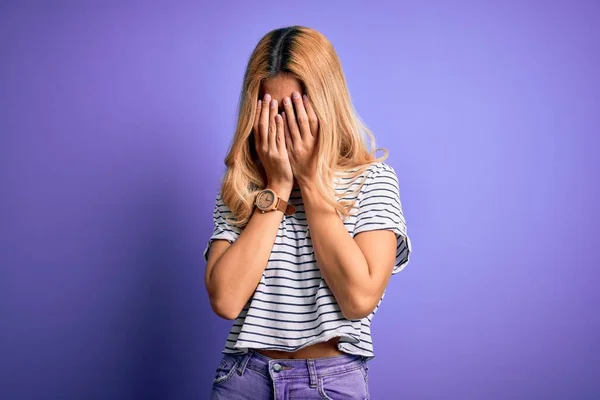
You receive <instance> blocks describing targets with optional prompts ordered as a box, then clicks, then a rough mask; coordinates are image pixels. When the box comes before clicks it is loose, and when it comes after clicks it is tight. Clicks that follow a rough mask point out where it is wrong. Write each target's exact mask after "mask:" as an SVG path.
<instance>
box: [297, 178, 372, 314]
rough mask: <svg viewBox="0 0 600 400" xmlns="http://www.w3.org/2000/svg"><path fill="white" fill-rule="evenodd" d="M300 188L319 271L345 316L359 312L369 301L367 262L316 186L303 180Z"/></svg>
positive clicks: (369, 277)
mask: <svg viewBox="0 0 600 400" xmlns="http://www.w3.org/2000/svg"><path fill="white" fill-rule="evenodd" d="M301 191H302V198H303V201H304V208H305V211H306V218H307V221H308V226H309V227H310V236H311V240H312V245H313V248H314V251H315V257H316V260H317V263H318V266H319V269H320V270H321V275H323V278H324V279H325V282H327V285H328V286H329V289H330V290H331V292H332V293H333V295H334V297H335V298H336V300H337V302H338V304H339V306H340V309H341V311H342V313H343V314H344V316H345V317H346V318H348V319H355V318H357V317H359V316H362V314H364V310H365V308H368V307H369V305H370V304H371V303H372V299H371V297H372V296H371V294H372V292H373V290H372V288H371V286H372V285H371V280H372V279H371V275H370V272H369V266H368V263H367V261H366V259H365V257H364V255H363V254H362V252H361V250H360V248H359V247H358V245H357V244H356V242H355V241H354V239H353V238H352V237H351V236H350V234H348V231H347V229H346V228H345V226H344V224H343V222H342V220H341V218H340V217H339V215H338V214H337V211H336V210H335V208H334V207H333V206H331V205H329V204H327V202H326V201H325V199H323V198H322V196H321V195H320V194H319V193H318V190H317V189H316V187H315V186H313V185H312V184H310V183H306V184H302V185H301Z"/></svg>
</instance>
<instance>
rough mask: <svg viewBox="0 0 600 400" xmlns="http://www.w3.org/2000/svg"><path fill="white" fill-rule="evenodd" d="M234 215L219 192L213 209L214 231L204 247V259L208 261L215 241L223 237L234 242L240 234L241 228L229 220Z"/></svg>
mask: <svg viewBox="0 0 600 400" xmlns="http://www.w3.org/2000/svg"><path fill="white" fill-rule="evenodd" d="M232 217H233V213H232V212H231V210H230V209H229V207H227V205H225V203H224V202H223V200H222V199H221V193H219V194H218V195H217V198H216V200H215V208H214V210H213V233H212V235H211V236H210V239H209V240H208V243H207V245H206V248H205V249H204V260H206V261H208V252H209V250H210V245H211V244H212V242H213V241H215V240H219V239H222V240H227V241H228V242H229V243H233V242H234V241H235V240H236V239H237V238H238V236H239V235H240V228H238V227H237V226H235V225H233V224H232V223H231V222H229V221H228V220H227V219H228V218H232Z"/></svg>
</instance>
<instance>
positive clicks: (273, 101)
mask: <svg viewBox="0 0 600 400" xmlns="http://www.w3.org/2000/svg"><path fill="white" fill-rule="evenodd" d="M271 107H277V100H275V99H273V100H271Z"/></svg>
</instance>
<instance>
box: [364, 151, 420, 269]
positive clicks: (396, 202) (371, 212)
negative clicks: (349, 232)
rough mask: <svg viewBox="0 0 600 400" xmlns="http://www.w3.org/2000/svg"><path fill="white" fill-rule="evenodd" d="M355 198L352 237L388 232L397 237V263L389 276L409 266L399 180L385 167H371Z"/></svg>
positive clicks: (408, 250) (379, 164)
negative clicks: (356, 210) (355, 205)
mask: <svg viewBox="0 0 600 400" xmlns="http://www.w3.org/2000/svg"><path fill="white" fill-rule="evenodd" d="M368 171H370V173H369V175H367V178H366V181H365V184H364V185H363V187H362V188H361V191H360V193H359V195H358V200H359V204H358V212H357V215H356V224H355V227H354V235H357V234H359V233H360V232H366V231H374V230H390V231H392V232H394V233H395V234H396V239H397V242H396V262H395V265H394V269H393V270H392V274H397V273H398V272H400V271H402V270H403V269H404V267H406V265H407V264H408V261H409V256H410V253H411V243H410V238H409V237H408V234H407V230H406V221H405V219H404V214H403V212H402V203H401V201H400V189H399V183H398V177H397V176H396V172H395V171H394V169H393V168H392V167H391V166H389V165H387V164H384V163H378V164H374V165H373V166H372V167H371V168H370V169H369V170H368Z"/></svg>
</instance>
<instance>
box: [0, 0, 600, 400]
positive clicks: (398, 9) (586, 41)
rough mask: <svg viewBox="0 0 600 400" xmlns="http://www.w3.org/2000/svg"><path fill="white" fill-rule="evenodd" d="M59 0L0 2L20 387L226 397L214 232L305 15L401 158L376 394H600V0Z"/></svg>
mask: <svg viewBox="0 0 600 400" xmlns="http://www.w3.org/2000/svg"><path fill="white" fill-rule="evenodd" d="M51 3H52V2H46V3H44V5H33V4H32V3H31V2H27V3H26V4H25V3H18V2H13V4H10V3H6V2H4V3H3V4H2V6H0V7H1V8H0V49H1V51H2V53H1V54H2V57H1V62H0V84H1V86H0V135H1V136H0V268H1V269H0V398H2V399H71V398H73V399H75V398H77V399H167V398H168V399H197V398H206V397H207V394H208V392H209V390H210V384H211V381H212V378H213V373H214V370H215V368H216V365H217V363H218V359H219V357H220V355H219V352H220V351H221V349H222V348H223V346H224V343H225V337H226V333H227V330H228V328H229V325H230V322H228V321H224V320H220V319H218V317H216V316H215V315H213V314H212V312H211V310H210V307H209V304H208V300H207V296H206V294H205V291H204V285H203V271H204V262H203V259H202V250H203V249H204V246H205V243H206V239H207V238H208V236H209V235H210V232H211V230H212V220H211V217H212V207H213V204H214V198H215V194H216V191H217V190H218V181H219V178H220V176H221V174H222V172H223V161H222V160H223V158H224V156H225V153H226V151H227V147H228V145H229V141H230V138H231V135H232V131H233V128H234V123H235V112H236V106H237V101H238V94H239V91H240V87H241V82H242V75H243V72H244V68H245V63H246V61H247V59H248V56H249V55H250V52H251V51H252V49H253V47H254V45H255V44H256V42H257V41H258V39H259V38H260V37H261V36H262V35H263V34H264V33H266V32H267V31H269V30H271V29H273V28H276V27H280V26H284V25H289V24H302V25H307V26H311V27H314V28H316V29H318V30H320V31H321V32H323V33H324V34H325V35H326V36H327V37H328V38H329V39H330V40H331V41H332V43H333V44H334V46H335V47H336V49H337V51H338V53H339V55H340V58H341V60H342V63H343V67H344V70H345V73H346V77H347V80H348V83H349V87H350V91H351V94H352V97H353V99H354V102H355V105H356V108H357V110H358V111H359V113H360V115H361V116H362V117H363V119H364V120H365V121H366V123H367V124H368V125H369V126H370V127H371V128H372V129H373V130H374V131H375V133H376V136H377V138H378V144H379V145H381V146H384V147H387V148H388V149H389V150H390V152H391V156H390V158H389V161H388V162H389V163H390V164H391V165H392V166H393V167H394V168H395V169H396V171H397V172H398V176H399V178H400V184H401V194H402V200H403V205H404V209H405V214H406V218H407V222H408V225H409V233H410V235H411V238H412V241H413V246H414V247H413V255H412V257H411V263H410V265H409V267H408V268H407V269H406V270H405V271H403V272H402V273H401V274H400V275H398V276H395V277H394V278H393V279H392V281H391V283H390V286H389V288H388V293H387V295H386V299H385V301H384V303H383V305H382V308H381V310H380V311H379V313H378V315H377V317H376V318H375V320H374V322H373V330H374V334H373V336H374V341H375V351H376V355H377V358H376V359H375V360H374V361H373V362H372V367H371V370H370V372H371V391H372V394H373V398H375V399H390V398H406V399H452V400H453V399H597V398H599V397H600V381H599V378H600V311H598V309H599V306H600V290H599V289H598V284H599V282H600V270H599V268H600V256H599V253H598V236H599V235H598V224H599V222H600V220H599V213H598V206H597V201H598V194H599V193H598V192H599V191H598V172H599V170H600V168H599V162H598V150H599V149H600V140H599V136H600V112H599V110H600V107H599V102H600V95H599V93H600V77H599V76H600V73H599V71H600V62H599V61H600V60H599V51H600V28H599V27H600V7H598V6H597V5H596V4H598V3H597V2H596V3H595V2H593V1H590V2H588V3H583V2H572V1H562V2H558V1H554V2H535V3H534V2H527V3H525V2H517V1H515V2H499V1H498V2H493V3H491V2H490V3H488V4H487V5H484V4H482V2H476V1H472V2H449V1H448V2H446V1H440V2H437V3H430V2H427V4H425V3H423V2H412V3H409V2H398V3H394V5H393V6H392V5H389V6H384V5H383V3H380V4H379V5H378V6H374V5H372V6H370V7H366V6H362V7H354V6H352V7H351V6H348V5H347V4H346V2H344V3H342V2H340V3H338V4H337V5H326V4H321V5H317V4H319V3H321V2H306V1H300V2H296V3H294V2H288V3H285V4H282V3H274V2H268V1H267V2H244V3H242V2H240V4H235V3H232V2H219V3H218V8H215V9H212V10H209V9H208V7H207V6H204V5H200V4H193V3H177V4H175V3H173V2H171V3H167V2H163V3H155V4H154V5H153V6H149V5H144V3H142V2H139V3H132V2H128V3H127V5H123V4H122V3H121V2H117V1H114V2H96V3H95V4H94V3H93V2H75V1H73V2H54V3H53V4H51ZM246 3H247V4H246ZM17 4H20V5H17ZM242 4H244V5H242ZM388 392H394V393H395V394H394V395H390V394H386V393H388Z"/></svg>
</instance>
